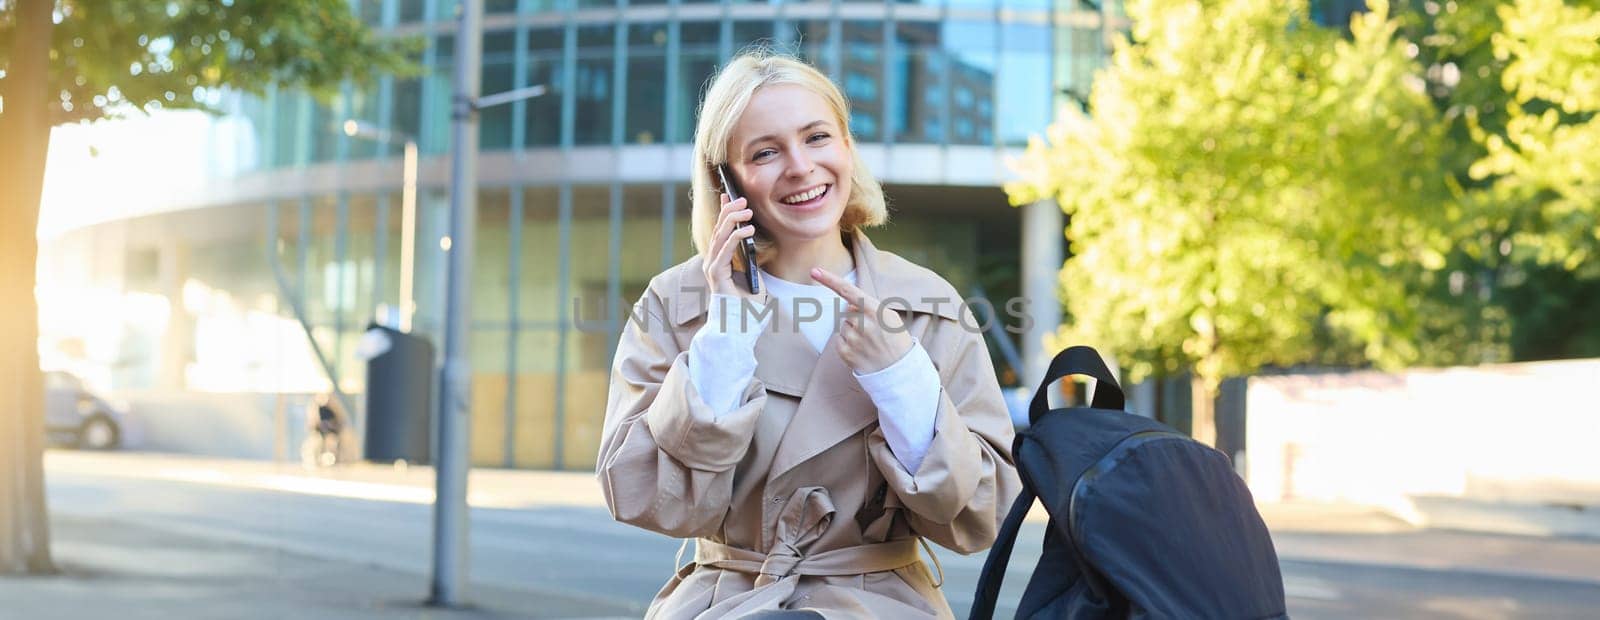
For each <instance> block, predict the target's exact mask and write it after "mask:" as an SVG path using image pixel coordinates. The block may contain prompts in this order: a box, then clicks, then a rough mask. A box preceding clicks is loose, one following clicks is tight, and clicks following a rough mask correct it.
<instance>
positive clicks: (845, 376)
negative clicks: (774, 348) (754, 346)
mask: <svg viewBox="0 0 1600 620" xmlns="http://www.w3.org/2000/svg"><path fill="white" fill-rule="evenodd" d="M850 245H851V247H850V252H851V254H852V256H853V257H854V259H855V269H856V286H857V287H858V288H860V289H861V290H862V291H865V292H866V293H867V294H868V295H871V296H873V297H875V298H878V299H883V297H884V294H885V293H888V294H890V295H907V294H911V295H917V296H918V297H920V296H924V293H925V291H923V290H920V289H918V290H893V291H885V290H883V289H881V288H880V287H879V286H878V282H879V280H880V279H881V278H882V276H883V275H884V274H882V273H881V272H880V270H881V268H882V263H880V262H879V260H878V258H879V255H878V252H877V250H876V248H874V247H873V246H872V242H871V241H868V240H867V238H866V235H865V234H862V233H861V232H859V231H858V232H856V233H855V234H854V239H853V241H852V243H851V244H850ZM800 346H802V347H806V349H807V350H810V347H809V345H808V344H807V343H805V342H804V341H802V342H801V344H800ZM758 348H759V347H758ZM757 358H758V360H757V364H758V368H759V367H760V366H766V365H768V364H769V360H768V359H767V358H761V357H760V356H759V354H758V356H757ZM771 361H772V362H777V363H781V361H780V358H776V357H775V358H774V359H773V360H771ZM758 372H759V371H758ZM877 420H878V407H877V405H875V404H874V403H873V402H872V398H871V397H870V396H869V395H868V394H867V392H866V390H865V389H863V388H862V387H861V382H860V381H857V380H856V377H855V374H854V372H853V371H852V370H851V368H850V366H849V365H848V364H846V363H845V361H844V359H843V358H841V357H839V335H838V333H837V332H835V333H834V335H833V336H832V337H830V338H828V343H827V345H826V346H824V347H823V349H822V354H821V355H820V356H819V357H818V358H817V360H816V369H815V370H814V371H812V373H811V378H810V381H809V382H808V384H807V386H806V391H805V396H804V397H802V398H801V399H800V405H799V406H798V407H797V408H796V409H795V412H794V417H793V418H791V419H790V420H789V425H788V429H787V430H785V432H784V435H783V439H782V440H780V441H779V442H778V453H777V455H776V456H775V457H774V459H773V462H772V468H771V469H769V470H768V475H767V479H768V480H772V479H775V478H777V477H779V476H782V475H783V474H785V473H787V472H788V471H789V470H791V469H794V468H795V467H797V466H799V465H800V464H801V463H804V462H805V461H806V460H808V459H810V458H811V457H814V456H816V455H818V454H821V453H822V452H823V451H825V450H827V449H828V448H831V447H833V446H834V445H835V444H838V443H839V442H841V441H844V440H846V439H849V438H850V437H852V436H854V435H855V434H856V433H859V432H861V429H864V428H866V427H867V426H869V425H871V424H872V423H873V422H876V421H877Z"/></svg>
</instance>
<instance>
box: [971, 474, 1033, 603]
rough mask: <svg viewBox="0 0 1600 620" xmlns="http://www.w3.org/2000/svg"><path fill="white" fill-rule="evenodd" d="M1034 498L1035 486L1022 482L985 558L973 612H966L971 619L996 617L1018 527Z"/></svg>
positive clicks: (1031, 505) (973, 600)
mask: <svg viewBox="0 0 1600 620" xmlns="http://www.w3.org/2000/svg"><path fill="white" fill-rule="evenodd" d="M1033 499H1034V495H1033V489H1031V488H1029V487H1028V486H1027V485H1023V487H1022V493H1021V494H1019V495H1017V501H1015V502H1013V503H1012V504H1011V512H1010V513H1007V514H1006V520H1005V523H1003V524H1001V525H1000V533H999V534H998V535H997V536H995V539H994V547H993V548H992V549H990V550H989V557H988V559H985V560H984V561H983V573H982V574H981V575H980V576H979V577H978V591H977V593H976V594H974V595H973V599H972V612H971V613H970V614H968V615H967V618H968V619H969V620H989V619H990V618H993V617H994V604H995V601H996V599H998V598H1000V584H1001V582H1003V581H1005V578H1006V564H1009V563H1010V562H1011V548H1012V547H1013V546H1015V545H1016V542H1017V530H1019V529H1021V528H1022V520H1023V519H1024V518H1025V517H1027V516H1028V510H1029V509H1031V508H1033Z"/></svg>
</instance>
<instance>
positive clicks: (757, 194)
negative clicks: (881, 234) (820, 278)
mask: <svg viewBox="0 0 1600 620" xmlns="http://www.w3.org/2000/svg"><path fill="white" fill-rule="evenodd" d="M850 147H851V145H850V141H849V137H848V136H846V135H845V133H844V129H843V127H841V126H840V124H839V120H838V118H837V117H835V116H834V114H833V111H832V109H831V108H830V107H829V106H828V103H827V101H826V100H825V99H823V98H822V96H820V95H818V94H817V93H814V92H812V91H811V90H809V89H807V88H805V87H803V86H798V85H794V84H774V85H771V86H766V87H763V88H761V89H760V90H757V91H756V92H755V94H754V95H752V96H751V98H750V104H749V106H748V107H746V108H745V111H744V115H743V116H740V117H739V122H738V123H737V124H735V125H734V128H733V134H732V135H731V136H730V137H729V139H728V161H729V163H730V164H731V167H732V168H733V173H734V176H735V177H736V178H737V181H735V183H737V184H738V186H739V187H740V189H743V190H744V197H745V198H746V199H747V200H748V201H749V202H750V208H752V209H754V210H755V219H756V225H757V226H758V227H760V228H761V230H762V231H763V232H764V233H766V234H767V235H768V236H769V237H771V238H772V239H773V240H775V241H776V242H777V243H778V245H779V246H783V245H784V244H785V243H786V242H790V241H800V240H808V239H817V238H821V237H823V236H825V235H830V234H832V235H837V234H838V233H839V218H840V216H842V215H843V214H844V211H845V203H846V200H847V199H848V198H849V196H850V189H851V188H850V178H851V175H852V173H854V171H855V170H854V159H853V158H852V157H851V153H850Z"/></svg>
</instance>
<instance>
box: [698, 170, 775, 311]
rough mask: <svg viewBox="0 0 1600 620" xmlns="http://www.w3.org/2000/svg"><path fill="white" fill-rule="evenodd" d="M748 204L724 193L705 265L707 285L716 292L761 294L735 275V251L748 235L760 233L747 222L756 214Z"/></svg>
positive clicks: (750, 266) (747, 294)
mask: <svg viewBox="0 0 1600 620" xmlns="http://www.w3.org/2000/svg"><path fill="white" fill-rule="evenodd" d="M747 205H748V203H747V202H746V201H745V199H743V198H740V199H738V200H729V198H728V195H727V194H726V193H724V194H722V211H721V212H720V213H718V214H717V227H716V228H714V229H712V232H711V253H710V255H709V257H708V259H707V260H706V261H705V262H704V263H703V264H702V266H703V267H704V269H705V273H706V284H707V285H709V286H710V288H711V292H712V293H722V294H724V295H734V296H737V297H748V298H759V297H760V295H754V294H751V293H750V292H749V291H747V290H745V289H744V288H743V287H740V286H739V285H738V283H736V282H734V278H733V253H734V252H737V251H738V247H739V244H740V243H742V242H743V240H744V239H745V238H746V237H750V236H752V235H754V234H756V227H755V226H746V225H745V224H746V223H748V222H749V221H750V220H751V218H753V217H755V214H754V212H752V211H751V210H750V208H749V207H748V206H747ZM746 268H747V269H753V268H754V266H753V265H747V266H746ZM762 288H763V289H765V288H766V287H765V286H763V287H762Z"/></svg>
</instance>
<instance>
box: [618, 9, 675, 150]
mask: <svg viewBox="0 0 1600 620" xmlns="http://www.w3.org/2000/svg"><path fill="white" fill-rule="evenodd" d="M666 74H667V25H666V24H631V25H629V26H628V106H627V110H626V114H625V116H624V118H625V119H626V121H625V122H626V125H625V126H624V128H625V131H624V132H623V140H624V141H626V142H629V143H633V144H653V143H656V142H661V141H662V140H663V138H664V136H663V135H662V134H663V130H664V128H665V127H666V116H667V110H666V101H667V97H666V94H667V90H666V86H667V85H666V83H665V78H666Z"/></svg>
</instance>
